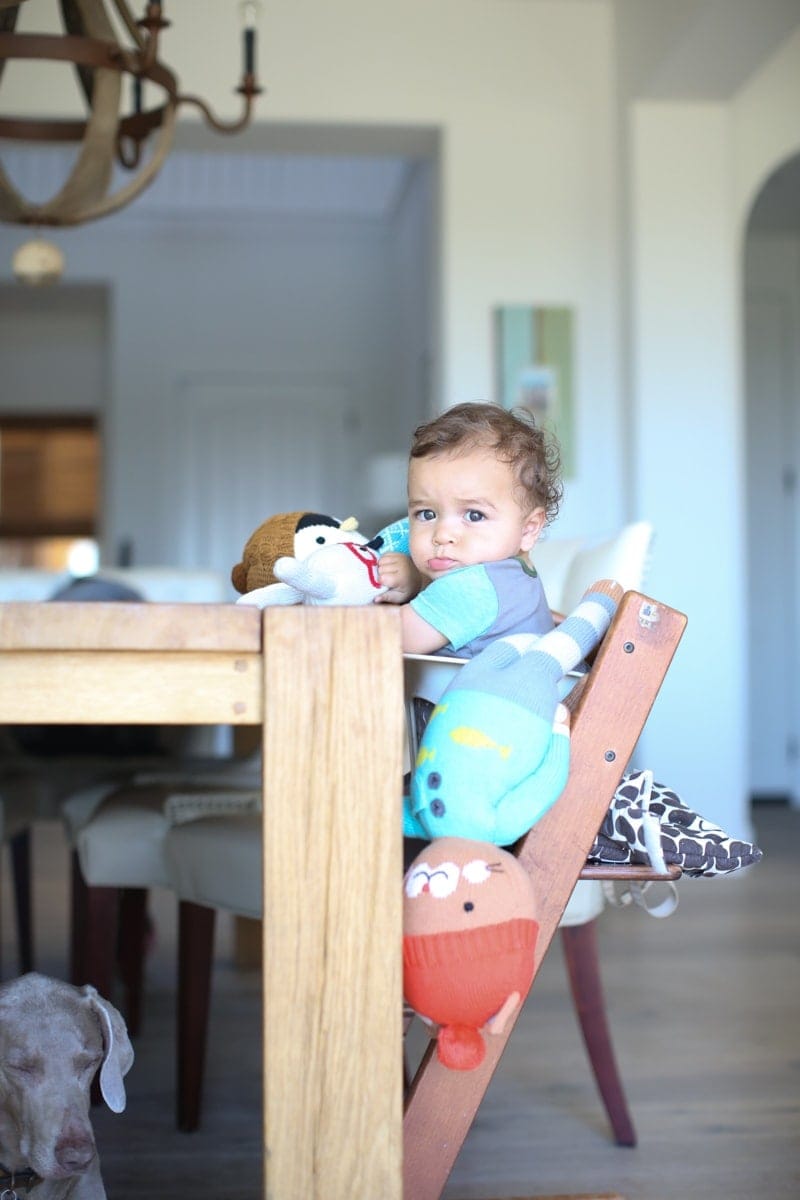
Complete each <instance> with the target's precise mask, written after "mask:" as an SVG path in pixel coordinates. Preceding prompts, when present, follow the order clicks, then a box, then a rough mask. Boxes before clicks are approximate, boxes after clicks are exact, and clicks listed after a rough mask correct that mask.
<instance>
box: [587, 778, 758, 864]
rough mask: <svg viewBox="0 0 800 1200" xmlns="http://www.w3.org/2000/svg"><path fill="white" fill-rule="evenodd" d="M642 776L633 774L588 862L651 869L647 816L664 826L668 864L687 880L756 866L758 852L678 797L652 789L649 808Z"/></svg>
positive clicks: (623, 781)
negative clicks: (673, 865)
mask: <svg viewBox="0 0 800 1200" xmlns="http://www.w3.org/2000/svg"><path fill="white" fill-rule="evenodd" d="M646 774H647V773H646V772H643V771H628V772H626V773H625V775H623V777H622V779H621V781H620V784H619V787H618V788H617V790H616V792H615V793H614V797H613V799H612V801H611V804H610V805H609V809H608V812H607V813H606V815H605V817H604V819H603V824H602V825H601V826H600V831H599V833H598V835H597V837H596V838H595V841H594V844H593V846H592V848H591V850H590V851H589V862H598V863H636V864H642V865H649V864H650V856H649V854H648V853H647V849H646V846H645V835H644V829H645V814H646V812H647V811H649V812H650V813H651V814H653V815H654V816H655V817H656V818H657V819H658V823H659V832H660V838H661V851H662V854H663V856H664V861H665V862H666V863H667V864H669V865H672V864H676V865H677V866H679V867H680V868H681V869H682V871H683V873H684V874H685V875H689V876H700V875H728V874H730V872H731V871H738V870H739V869H740V868H742V867H749V866H751V865H752V864H753V863H757V862H758V861H759V860H760V859H761V857H762V853H763V852H762V851H761V850H760V849H759V848H758V846H754V845H753V844H752V843H750V842H745V841H742V840H740V839H738V838H732V837H730V836H729V835H728V834H727V833H726V832H725V830H724V829H721V828H720V827H719V825H715V824H714V822H713V821H709V820H707V819H706V818H705V817H701V816H700V815H699V813H696V812H692V810H691V809H690V808H688V806H687V805H686V804H684V802H683V801H682V800H681V798H680V796H679V795H678V793H677V792H674V791H673V790H672V789H671V788H668V787H666V786H665V785H664V784H663V783H655V782H654V783H653V785H652V791H651V792H650V796H649V803H647V801H646V799H645V802H644V803H643V799H644V791H645V789H644V787H643V783H644V776H645V775H646Z"/></svg>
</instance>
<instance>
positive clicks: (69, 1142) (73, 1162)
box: [54, 1129, 95, 1175]
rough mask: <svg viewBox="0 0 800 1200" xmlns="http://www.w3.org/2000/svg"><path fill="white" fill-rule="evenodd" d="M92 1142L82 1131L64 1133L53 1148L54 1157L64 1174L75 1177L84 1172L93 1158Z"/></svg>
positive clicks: (88, 1135)
mask: <svg viewBox="0 0 800 1200" xmlns="http://www.w3.org/2000/svg"><path fill="white" fill-rule="evenodd" d="M94 1154H95V1148H94V1141H93V1139H92V1137H91V1135H90V1134H87V1133H85V1132H84V1131H82V1130H77V1129H76V1130H69V1131H66V1132H64V1133H63V1134H62V1135H61V1137H60V1138H59V1139H58V1141H57V1142H56V1144H55V1147H54V1157H55V1160H56V1162H57V1163H58V1165H59V1167H60V1168H61V1170H62V1171H64V1172H65V1174H69V1175H75V1174H78V1173H79V1172H81V1171H85V1170H86V1168H87V1167H88V1166H89V1164H90V1163H91V1161H92V1159H93V1158H94Z"/></svg>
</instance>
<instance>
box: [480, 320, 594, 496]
mask: <svg viewBox="0 0 800 1200" xmlns="http://www.w3.org/2000/svg"><path fill="white" fill-rule="evenodd" d="M492 317H493V335H494V363H495V393H496V395H495V398H496V400H497V402H498V404H502V405H503V407H504V408H516V407H523V408H529V409H530V410H531V412H532V413H533V414H534V416H535V417H536V419H537V421H539V422H540V423H541V424H542V425H543V426H545V427H546V428H548V429H550V430H552V432H553V433H554V434H555V435H556V437H557V438H558V440H559V442H560V444H561V460H562V469H563V473H564V477H565V478H567V479H568V478H570V477H572V476H573V475H574V473H575V447H574V428H573V421H574V358H573V354H574V350H573V337H574V319H573V310H572V309H571V308H557V307H550V306H546V305H534V304H507V305H501V306H499V307H497V308H495V309H494V312H493V314H492Z"/></svg>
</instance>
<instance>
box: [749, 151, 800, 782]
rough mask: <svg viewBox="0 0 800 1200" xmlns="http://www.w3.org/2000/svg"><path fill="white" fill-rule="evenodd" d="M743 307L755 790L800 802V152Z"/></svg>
mask: <svg viewBox="0 0 800 1200" xmlns="http://www.w3.org/2000/svg"><path fill="white" fill-rule="evenodd" d="M743 311H744V355H745V372H744V381H745V439H746V440H745V444H746V447H747V450H746V458H747V521H748V533H747V564H748V570H747V575H748V600H749V606H750V614H751V619H750V625H749V647H748V650H749V667H750V690H749V703H750V720H749V729H750V752H749V762H750V790H751V793H752V795H753V798H754V799H755V800H760V799H782V800H783V799H788V800H789V801H790V802H791V803H792V804H794V805H800V679H799V678H798V665H800V612H799V610H798V601H799V600H800V511H799V510H798V503H799V502H800V498H799V497H798V478H799V477H800V153H798V154H796V155H794V156H793V157H792V158H790V159H788V160H787V161H785V162H784V163H783V164H782V165H781V166H779V167H778V168H777V169H776V170H775V171H774V172H773V173H772V174H771V175H770V177H769V178H768V179H767V181H766V183H765V184H764V186H763V187H762V189H761V191H760V192H759V193H758V196H757V197H756V200H755V202H754V204H753V206H752V209H751V211H750V216H749V219H748V223H747V232H746V238H745V247H744V305H743Z"/></svg>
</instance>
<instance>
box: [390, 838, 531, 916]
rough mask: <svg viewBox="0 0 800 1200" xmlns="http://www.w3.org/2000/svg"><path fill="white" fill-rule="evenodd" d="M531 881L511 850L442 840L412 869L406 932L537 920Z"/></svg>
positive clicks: (407, 883) (406, 886)
mask: <svg viewBox="0 0 800 1200" xmlns="http://www.w3.org/2000/svg"><path fill="white" fill-rule="evenodd" d="M533 911H534V898H533V892H532V888H531V884H530V880H529V878H528V876H527V874H526V873H525V871H524V870H523V868H522V867H521V866H520V864H519V863H518V862H517V860H516V859H515V858H514V857H513V855H511V854H509V853H508V852H507V851H505V850H500V849H499V848H498V847H497V846H492V845H491V844H490V843H485V842H472V841H467V840H466V839H461V838H440V839H438V840H437V841H434V842H432V843H431V844H430V845H429V846H428V847H426V849H425V850H424V851H422V853H421V854H420V855H418V857H417V858H416V859H415V860H414V862H413V863H412V865H411V867H410V868H409V870H408V872H407V874H406V877H405V881H404V931H405V932H406V933H410V934H420V933H442V932H444V931H456V930H464V929H473V928H477V927H478V926H481V925H494V924H497V923H498V922H500V921H506V920H511V919H512V918H514V917H519V916H525V917H532V916H533Z"/></svg>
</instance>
